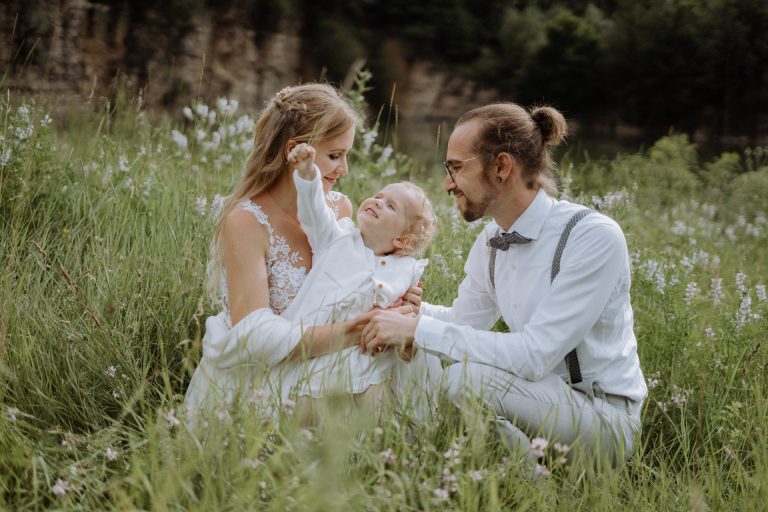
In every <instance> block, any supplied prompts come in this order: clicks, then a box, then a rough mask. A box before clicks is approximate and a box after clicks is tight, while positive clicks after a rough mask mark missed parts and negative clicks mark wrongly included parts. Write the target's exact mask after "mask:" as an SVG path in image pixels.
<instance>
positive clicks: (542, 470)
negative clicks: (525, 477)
mask: <svg viewBox="0 0 768 512" xmlns="http://www.w3.org/2000/svg"><path fill="white" fill-rule="evenodd" d="M534 473H535V475H536V476H537V477H539V478H547V477H548V476H550V475H551V474H552V473H551V472H550V471H549V470H548V469H547V467H546V466H544V465H542V464H536V469H535V470H534Z"/></svg>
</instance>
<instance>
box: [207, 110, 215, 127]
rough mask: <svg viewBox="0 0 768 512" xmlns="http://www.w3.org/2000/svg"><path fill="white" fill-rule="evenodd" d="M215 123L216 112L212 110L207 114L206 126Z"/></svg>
mask: <svg viewBox="0 0 768 512" xmlns="http://www.w3.org/2000/svg"><path fill="white" fill-rule="evenodd" d="M215 122H216V112H215V111H214V110H211V111H210V112H208V124H213V123H215Z"/></svg>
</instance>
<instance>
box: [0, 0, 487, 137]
mask: <svg viewBox="0 0 768 512" xmlns="http://www.w3.org/2000/svg"><path fill="white" fill-rule="evenodd" d="M4 4H6V5H5V6H4V7H3V9H0V65H2V69H1V70H0V76H2V75H6V77H5V81H4V82H3V85H4V86H6V87H9V88H10V89H11V90H14V91H19V92H21V93H28V94H33V95H36V96H38V97H42V98H47V99H50V100H52V101H53V102H55V103H56V104H59V105H63V106H66V105H67V104H77V103H82V102H84V101H89V100H90V101H93V100H94V99H95V100H96V101H99V100H101V101H107V100H110V99H112V98H114V96H115V94H116V91H117V90H118V88H117V87H115V86H116V85H118V86H120V88H121V90H126V91H127V93H128V95H129V96H132V97H140V98H141V101H142V102H143V105H144V106H145V108H148V109H160V110H166V111H169V112H172V113H175V114H178V113H179V111H180V107H181V106H183V105H188V104H190V103H191V102H193V101H195V100H196V99H198V98H199V99H200V100H202V101H204V102H207V103H209V104H210V103H211V102H212V101H213V100H215V99H216V98H218V97H222V96H226V97H228V98H234V99H237V100H238V101H239V102H240V108H241V110H240V111H241V112H250V113H252V114H255V113H256V112H258V111H259V110H260V109H261V108H262V107H263V105H264V103H265V102H266V101H267V100H268V99H269V98H271V97H272V96H273V95H274V94H275V92H277V91H278V90H280V89H281V88H282V87H284V86H286V85H290V84H295V83H300V82H306V81H313V80H316V79H317V78H318V76H317V73H318V70H320V69H323V64H324V63H322V62H308V61H307V57H306V55H307V54H309V53H311V52H309V51H308V50H309V49H310V47H311V45H312V44H313V43H312V42H311V41H302V38H301V33H302V26H301V21H300V20H298V19H293V18H289V17H284V18H281V19H277V21H274V22H272V21H269V22H266V21H264V20H261V22H259V21H260V20H254V19H249V18H248V16H246V15H245V13H244V12H242V8H241V7H238V2H229V5H230V7H227V8H226V9H221V10H215V9H211V8H209V7H205V5H206V4H205V3H204V2H199V5H198V6H197V7H196V8H194V9H192V10H188V11H185V12H180V9H178V8H175V7H174V8H171V7H168V6H169V5H187V4H189V5H193V4H194V2H179V1H173V0H164V1H163V2H150V1H147V0H100V1H95V0H94V1H88V0H57V1H52V0H4ZM305 22H309V20H305ZM256 25H258V26H256ZM382 51H384V54H385V57H386V59H387V60H388V62H389V63H390V64H389V65H390V67H391V72H392V73H391V76H388V77H387V78H386V79H387V80H391V81H392V83H393V84H396V94H395V103H396V104H397V110H398V116H399V119H400V120H401V121H402V122H403V123H406V124H407V123H409V122H416V123H421V122H432V121H449V122H450V121H452V120H454V119H456V117H457V116H459V115H460V114H461V113H463V112H465V111H466V110H467V109H468V108H471V107H474V106H477V105H479V104H482V103H487V102H489V101H492V100H494V99H496V93H495V91H493V90H491V89H488V88H485V87H482V86H481V85H480V84H477V83H476V82H473V81H471V80H467V79H466V78H461V77H458V76H456V75H455V74H452V73H451V71H450V70H449V69H441V68H439V67H438V66H437V65H435V64H432V63H430V62H427V61H424V60H420V59H418V58H415V57H413V56H409V55H408V52H407V51H406V49H405V47H404V45H403V44H402V43H400V42H399V41H398V40H397V38H396V35H393V37H392V38H391V39H390V40H388V41H387V42H386V43H385V45H384V46H383V50H382ZM365 57H366V56H365V55H360V56H359V58H358V61H357V63H362V62H364V59H365ZM357 63H356V64H357ZM353 67H354V65H353ZM6 72H7V73H6ZM374 108H375V109H377V108H378V106H374Z"/></svg>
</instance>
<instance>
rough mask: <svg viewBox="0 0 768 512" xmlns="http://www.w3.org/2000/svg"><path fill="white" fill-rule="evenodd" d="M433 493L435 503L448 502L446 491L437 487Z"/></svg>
mask: <svg viewBox="0 0 768 512" xmlns="http://www.w3.org/2000/svg"><path fill="white" fill-rule="evenodd" d="M433 492H434V495H435V500H436V501H446V500H448V498H450V494H448V491H447V490H445V489H443V488H440V487H438V488H437V489H435V490H434V491H433Z"/></svg>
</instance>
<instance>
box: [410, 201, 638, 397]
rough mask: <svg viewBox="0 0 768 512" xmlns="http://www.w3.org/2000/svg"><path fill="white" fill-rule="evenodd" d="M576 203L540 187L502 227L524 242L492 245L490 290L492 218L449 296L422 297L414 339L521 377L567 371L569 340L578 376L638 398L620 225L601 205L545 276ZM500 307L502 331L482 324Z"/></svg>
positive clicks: (456, 357) (450, 357)
mask: <svg viewBox="0 0 768 512" xmlns="http://www.w3.org/2000/svg"><path fill="white" fill-rule="evenodd" d="M582 208H583V206H579V205H576V204H573V203H569V202H567V201H557V200H555V199H553V198H551V197H549V196H548V195H547V194H546V193H545V192H544V191H543V190H540V191H539V193H538V194H537V196H536V198H535V199H534V201H533V202H532V203H531V204H530V205H529V207H528V208H527V209H526V210H525V212H523V214H522V215H521V216H520V217H519V218H518V219H517V221H516V222H515V223H514V224H513V225H512V227H511V229H510V232H512V231H516V232H517V233H519V234H520V235H522V236H524V237H527V238H530V239H532V242H531V243H529V244H525V245H511V246H510V247H509V250H507V251H497V253H496V270H495V276H494V277H495V289H494V287H493V286H492V285H491V281H490V275H489V269H488V261H489V248H488V246H487V241H488V239H489V238H490V237H492V236H495V235H496V233H497V231H500V230H499V226H498V225H497V224H496V222H493V221H491V222H490V223H489V224H488V225H487V226H486V227H485V229H484V230H483V231H482V232H481V233H480V235H479V236H478V237H477V240H476V241H475V243H474V245H473V246H472V249H471V250H470V252H469V256H468V257H467V261H466V264H465V266H464V271H465V273H466V277H465V278H464V281H463V282H462V283H461V284H460V286H459V291H458V297H457V298H456V300H454V302H453V305H452V306H451V307H443V306H435V305H431V304H426V303H425V304H423V305H422V308H421V316H420V318H419V322H418V325H417V328H416V333H415V339H414V343H415V345H416V347H418V348H421V349H423V350H426V351H427V352H430V353H433V354H436V355H439V356H440V357H442V358H444V359H448V360H450V361H454V362H459V361H469V362H475V363H483V364H487V365H490V366H494V367H497V368H500V369H502V370H505V371H508V372H510V373H513V374H515V375H517V376H519V377H522V378H525V379H527V380H529V381H537V380H540V379H542V378H544V377H545V376H547V375H549V374H552V373H554V374H557V375H559V376H560V377H562V378H564V379H567V378H568V369H567V368H566V366H565V361H564V359H565V356H566V354H568V352H570V351H571V350H572V349H574V348H576V352H577V354H578V358H579V363H580V367H581V373H582V377H583V380H584V382H585V383H586V384H590V383H592V382H597V383H598V384H599V386H600V388H601V389H602V390H603V391H604V392H606V393H609V394H614V395H623V396H626V397H628V398H630V399H632V400H638V401H639V400H643V399H644V398H645V396H646V394H647V388H646V385H645V379H644V378H643V374H642V371H641V370H640V363H639V359H638V357H637V340H636V339H635V334H634V332H633V328H632V326H633V315H632V307H631V305H630V301H629V288H630V269H629V257H628V251H627V244H626V241H625V239H624V234H623V233H622V231H621V228H620V227H619V226H618V224H616V222H614V221H613V220H612V219H610V218H608V217H606V216H605V215H602V214H599V213H593V214H591V215H587V216H586V217H584V218H583V219H582V220H581V221H580V222H579V223H578V224H576V226H575V227H574V228H573V231H572V232H571V236H570V238H569V239H568V243H567V245H566V248H565V251H564V252H563V255H562V260H561V265H560V273H559V275H558V276H557V277H556V278H555V280H554V281H553V282H552V283H551V284H550V276H551V268H552V261H553V258H554V254H555V248H556V247H557V244H558V241H559V239H560V236H561V234H562V232H563V228H564V227H565V225H566V223H567V222H568V221H569V220H570V219H571V217H572V216H573V215H574V214H575V213H577V212H578V211H579V210H580V209H582ZM499 316H501V317H502V318H503V319H504V321H505V322H506V324H507V326H509V330H510V332H509V333H498V332H491V331H489V329H490V328H491V327H492V326H493V325H494V324H495V323H496V321H497V320H498V319H499Z"/></svg>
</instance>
